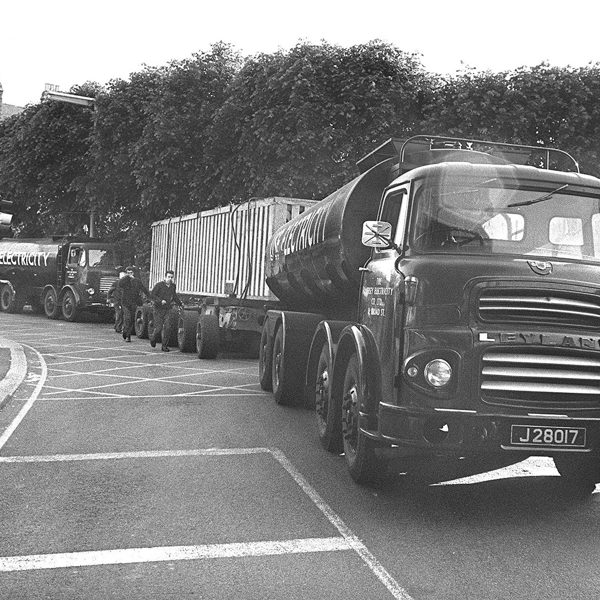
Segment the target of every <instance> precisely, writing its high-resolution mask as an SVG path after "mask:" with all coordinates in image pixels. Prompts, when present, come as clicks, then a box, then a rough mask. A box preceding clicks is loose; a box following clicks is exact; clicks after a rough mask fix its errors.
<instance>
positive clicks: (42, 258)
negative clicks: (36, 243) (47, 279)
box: [0, 250, 50, 267]
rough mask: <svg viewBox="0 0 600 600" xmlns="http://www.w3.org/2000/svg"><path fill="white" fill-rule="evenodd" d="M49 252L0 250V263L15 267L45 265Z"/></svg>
mask: <svg viewBox="0 0 600 600" xmlns="http://www.w3.org/2000/svg"><path fill="white" fill-rule="evenodd" d="M49 256H50V252H23V251H21V252H19V251H11V250H4V251H0V265H6V266H16V267H47V266H48V257H49Z"/></svg>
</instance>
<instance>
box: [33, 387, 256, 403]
mask: <svg viewBox="0 0 600 600" xmlns="http://www.w3.org/2000/svg"><path fill="white" fill-rule="evenodd" d="M72 391H73V390H64V391H62V392H52V393H50V394H46V393H44V395H43V396H41V397H40V398H39V401H40V402H44V401H47V402H50V401H58V400H68V401H80V400H144V399H155V398H156V399H160V400H164V399H165V398H198V399H202V398H211V397H214V398H264V395H265V394H264V392H259V391H256V392H245V393H243V394H232V393H228V392H227V390H224V391H223V392H222V393H217V394H215V393H214V392H213V393H210V392H206V393H205V394H196V393H192V394H189V393H188V394H185V393H184V394H177V395H176V396H174V395H171V394H150V395H148V394H144V395H143V396H126V395H124V394H123V395H119V394H113V395H110V396H109V395H108V393H107V392H103V393H102V394H101V393H100V392H90V394H93V393H97V394H98V395H97V396H74V397H71V396H68V397H67V396H57V394H64V393H65V392H72ZM75 391H76V390H75Z"/></svg>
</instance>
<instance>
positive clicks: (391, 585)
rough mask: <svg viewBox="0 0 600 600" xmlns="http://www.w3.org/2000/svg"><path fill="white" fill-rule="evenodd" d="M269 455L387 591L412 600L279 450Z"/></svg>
mask: <svg viewBox="0 0 600 600" xmlns="http://www.w3.org/2000/svg"><path fill="white" fill-rule="evenodd" d="M271 453H272V454H273V456H274V458H275V459H276V460H277V461H278V462H279V464H280V465H281V466H282V467H283V468H284V469H285V470H286V471H287V472H288V473H289V474H290V476H291V477H292V479H293V480H294V481H295V482H296V483H297V484H298V485H299V486H300V487H301V488H302V490H303V491H304V493H305V494H306V495H307V496H308V497H309V498H310V499H311V500H312V501H313V502H314V503H315V505H316V506H317V507H318V508H319V510H320V511H321V512H322V513H323V514H324V515H325V517H327V519H328V520H329V522H330V523H331V524H332V525H333V526H334V527H335V528H336V529H337V530H338V531H339V532H340V533H341V534H342V536H343V537H344V539H345V540H346V541H347V542H348V543H349V544H350V546H352V548H353V549H354V550H355V552H356V553H357V554H358V555H359V556H360V558H361V559H362V560H363V562H364V563H365V564H366V565H367V567H368V568H369V569H370V570H371V572H372V573H373V574H374V575H375V576H376V577H377V578H378V579H379V581H381V583H382V584H383V585H384V586H385V587H386V588H387V590H388V591H389V592H390V593H391V594H392V595H393V596H394V598H396V599H397V600H412V598H411V596H409V594H408V592H406V590H405V589H404V588H402V587H401V586H400V585H399V584H398V582H397V581H396V580H395V579H394V578H393V577H392V576H391V575H390V573H388V571H387V570H386V569H385V567H384V566H383V565H382V564H381V563H380V562H379V561H378V560H377V559H376V558H375V556H374V555H373V554H372V553H371V552H370V550H369V549H368V548H367V547H366V546H365V545H364V544H363V543H362V541H361V540H360V539H359V538H358V537H357V536H356V535H355V534H354V533H353V532H352V530H351V529H350V528H349V527H348V526H347V525H346V524H345V523H344V521H342V519H341V518H340V517H339V516H338V515H337V513H335V512H334V511H333V509H332V508H331V507H330V506H329V505H328V504H327V503H326V502H325V501H324V500H323V499H322V498H321V496H320V495H319V494H318V492H317V491H316V490H315V489H314V488H313V487H312V485H310V483H308V481H307V480H306V479H305V478H304V476H303V475H302V474H301V473H300V472H299V471H298V470H297V469H296V467H294V465H293V464H292V463H291V462H290V461H289V460H288V458H287V457H286V456H285V454H284V453H283V452H281V450H279V449H278V448H271Z"/></svg>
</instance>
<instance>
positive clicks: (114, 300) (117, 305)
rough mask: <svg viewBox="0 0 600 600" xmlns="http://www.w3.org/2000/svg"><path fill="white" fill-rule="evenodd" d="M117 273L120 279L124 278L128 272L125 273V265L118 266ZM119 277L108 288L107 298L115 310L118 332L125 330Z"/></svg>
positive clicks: (116, 329)
mask: <svg viewBox="0 0 600 600" xmlns="http://www.w3.org/2000/svg"><path fill="white" fill-rule="evenodd" d="M116 271H117V273H118V274H119V279H123V277H125V275H127V273H125V267H117V268H116ZM119 279H117V280H116V281H115V282H114V283H113V284H112V285H111V286H110V289H109V290H108V294H107V300H108V303H109V304H110V305H111V306H112V307H113V308H114V310H115V331H116V332H117V333H122V332H123V309H122V308H121V300H120V298H118V295H119V292H117V284H118V283H119Z"/></svg>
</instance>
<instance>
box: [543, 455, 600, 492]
mask: <svg viewBox="0 0 600 600" xmlns="http://www.w3.org/2000/svg"><path fill="white" fill-rule="evenodd" d="M553 459H554V464H555V466H556V470H557V471H558V472H559V473H560V476H561V479H563V480H564V484H565V485H564V488H565V491H567V492H568V493H573V494H574V495H587V494H591V493H592V492H593V491H594V488H595V487H596V484H597V483H598V482H600V457H598V456H589V455H586V456H581V455H579V456H578V455H576V454H558V455H556V456H554V457H553Z"/></svg>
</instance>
